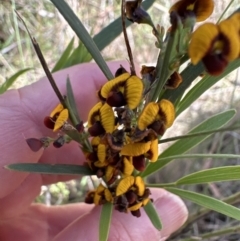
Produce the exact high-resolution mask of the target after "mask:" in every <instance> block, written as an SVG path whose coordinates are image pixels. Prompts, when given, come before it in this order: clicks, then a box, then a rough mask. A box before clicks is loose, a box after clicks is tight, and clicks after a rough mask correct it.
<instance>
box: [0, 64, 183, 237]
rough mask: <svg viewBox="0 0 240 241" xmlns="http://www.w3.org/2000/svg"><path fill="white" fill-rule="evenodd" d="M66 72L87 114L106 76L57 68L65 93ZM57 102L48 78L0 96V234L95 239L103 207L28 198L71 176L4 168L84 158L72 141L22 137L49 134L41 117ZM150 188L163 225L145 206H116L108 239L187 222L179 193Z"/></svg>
mask: <svg viewBox="0 0 240 241" xmlns="http://www.w3.org/2000/svg"><path fill="white" fill-rule="evenodd" d="M120 64H121V65H123V66H124V67H125V68H126V69H128V67H127V66H128V63H127V62H111V63H109V67H110V69H111V70H112V71H113V72H115V71H116V70H117V69H118V68H119V66H120ZM67 75H69V78H70V81H71V84H72V86H73V90H74V94H75V98H76V101H77V103H78V106H79V113H80V116H81V118H82V119H83V120H86V119H87V114H88V112H89V110H90V109H91V107H92V106H93V105H94V104H95V103H96V102H97V95H96V94H95V93H96V91H97V90H98V89H99V88H100V87H101V85H103V84H104V82H105V81H106V78H105V77H104V75H103V74H102V72H101V71H100V69H99V68H98V67H97V65H96V64H89V63H88V64H82V65H77V66H73V67H71V68H68V69H65V70H62V71H59V72H57V73H55V74H54V79H55V80H56V83H57V85H58V87H59V89H60V91H61V93H63V94H64V93H66V90H65V85H66V78H67ZM58 103H59V101H58V99H57V97H56V95H55V93H54V91H53V90H52V88H51V86H50V84H49V83H48V80H47V79H46V78H44V79H42V80H40V81H38V82H37V83H34V84H32V85H30V86H26V87H24V88H22V89H19V90H11V91H8V92H6V93H5V94H3V95H1V96H0V116H1V119H0V133H1V135H0V143H1V151H0V167H1V168H0V240H3V241H13V240H14V241H16V240H24V241H50V240H54V241H66V240H73V241H77V240H84V241H88V240H89V241H95V240H98V225H99V220H100V210H101V207H94V205H89V204H84V203H78V204H69V205H62V206H52V207H47V206H45V205H41V204H31V203H32V201H33V200H34V199H35V197H36V196H37V195H38V194H39V192H40V188H41V185H47V184H51V183H55V182H58V181H65V180H69V179H70V178H71V177H70V176H58V175H41V174H28V173H20V172H13V171H9V170H6V169H4V168H3V167H4V166H5V165H9V164H11V163H18V162H19V163H21V162H31V163H51V164H56V163H58V164H79V165H81V164H83V162H84V156H83V154H82V153H81V151H80V149H79V148H78V147H77V144H76V143H70V144H68V145H64V146H63V147H62V148H60V149H55V148H54V147H52V146H51V147H49V148H47V149H46V150H44V151H43V150H40V151H38V152H36V153H35V152H32V151H31V150H30V148H29V147H28V145H27V144H26V142H25V138H31V137H34V138H41V137H43V136H53V133H52V132H51V131H50V130H48V129H47V128H46V127H45V126H44V124H43V119H44V117H45V116H47V115H49V113H50V112H51V111H52V109H53V108H54V107H55V106H56V105H57V104H58ZM151 192H152V195H151V198H153V199H154V205H155V206H156V209H157V211H158V213H159V215H160V217H161V220H162V223H163V227H164V228H163V229H162V230H161V231H160V232H159V231H157V230H156V229H155V228H154V227H153V226H152V224H151V222H150V220H149V218H148V216H147V215H146V214H145V212H144V211H142V216H141V217H140V218H136V217H134V216H132V215H131V214H125V213H119V212H117V211H116V212H115V211H114V213H113V217H112V222H111V227H110V234H109V240H126V241H128V240H133V241H135V240H139V241H141V240H151V241H155V240H165V239H166V238H167V237H168V236H169V235H170V234H171V233H172V232H174V231H175V230H177V229H178V228H179V227H180V226H181V225H182V224H183V223H184V222H185V220H186V218H187V209H186V207H185V205H184V203H183V202H182V200H181V199H180V198H179V197H177V196H175V195H173V194H171V193H169V192H167V191H165V190H163V189H151Z"/></svg>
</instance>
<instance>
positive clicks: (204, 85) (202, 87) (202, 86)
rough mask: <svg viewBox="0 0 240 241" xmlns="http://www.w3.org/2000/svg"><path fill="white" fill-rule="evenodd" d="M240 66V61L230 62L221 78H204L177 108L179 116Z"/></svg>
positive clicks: (208, 76)
mask: <svg viewBox="0 0 240 241" xmlns="http://www.w3.org/2000/svg"><path fill="white" fill-rule="evenodd" d="M239 66H240V59H237V60H234V61H232V62H230V63H229V64H228V66H227V68H226V69H225V70H224V72H223V73H222V74H221V75H219V76H210V75H207V76H206V77H204V78H202V80H201V81H200V82H198V83H197V84H196V85H195V86H194V87H193V88H192V89H191V90H190V91H189V92H188V93H187V94H186V96H185V97H184V98H183V100H182V101H181V102H180V103H179V105H178V106H177V115H179V114H180V113H182V112H183V111H184V110H185V109H186V108H187V107H189V106H190V105H191V104H192V103H193V102H194V101H195V100H196V99H198V98H199V97H200V96H201V95H202V94H203V93H204V92H205V91H206V90H208V89H209V88H210V87H211V86H213V85H214V84H215V83H217V82H218V81H219V80H221V79H222V78H224V76H226V75H227V74H229V73H230V72H232V71H233V70H235V69H236V68H238V67H239Z"/></svg>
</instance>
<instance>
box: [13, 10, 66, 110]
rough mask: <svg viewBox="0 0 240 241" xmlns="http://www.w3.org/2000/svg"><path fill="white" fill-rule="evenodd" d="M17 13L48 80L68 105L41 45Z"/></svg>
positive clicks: (59, 97)
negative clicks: (49, 67)
mask: <svg viewBox="0 0 240 241" xmlns="http://www.w3.org/2000/svg"><path fill="white" fill-rule="evenodd" d="M15 13H16V14H17V16H18V17H19V19H20V20H21V21H22V23H23V25H24V27H25V28H26V30H27V33H28V35H29V37H30V39H31V41H32V44H33V47H34V49H35V51H36V54H37V56H38V58H39V61H40V62H41V65H42V67H43V70H44V72H45V74H46V76H47V78H48V80H49V82H50V84H51V86H52V88H53V90H54V91H55V93H56V95H57V97H58V99H59V101H60V102H61V104H62V105H64V106H66V105H65V101H64V98H63V96H62V94H61V93H60V91H59V89H58V87H57V85H56V83H55V81H54V79H53V76H52V74H51V72H50V70H49V69H48V66H47V63H46V61H45V59H44V57H43V54H42V51H41V49H40V47H39V45H38V43H37V41H36V39H35V38H34V37H32V35H31V34H30V32H29V30H28V28H27V25H26V23H25V22H24V20H23V19H22V17H21V16H20V15H19V13H18V12H17V11H15Z"/></svg>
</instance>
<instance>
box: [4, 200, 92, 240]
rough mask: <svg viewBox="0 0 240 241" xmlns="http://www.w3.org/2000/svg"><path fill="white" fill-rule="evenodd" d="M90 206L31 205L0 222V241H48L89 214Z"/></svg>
mask: <svg viewBox="0 0 240 241" xmlns="http://www.w3.org/2000/svg"><path fill="white" fill-rule="evenodd" d="M91 209H92V205H87V204H84V203H82V204H68V205H62V206H51V207H47V206H46V205H41V204H33V205H31V206H30V207H29V209H28V210H27V211H25V212H24V213H23V214H21V215H19V216H15V217H14V218H8V219H5V220H4V221H3V220H0V240H7V241H15V240H16V237H17V240H34V241H50V240H52V239H53V238H54V237H55V236H56V235H57V234H58V233H59V232H60V231H61V230H63V229H64V228H65V227H66V226H67V225H69V224H70V223H71V222H73V221H74V220H75V219H77V218H78V217H81V216H82V215H83V214H85V213H87V212H89V211H90V210H91Z"/></svg>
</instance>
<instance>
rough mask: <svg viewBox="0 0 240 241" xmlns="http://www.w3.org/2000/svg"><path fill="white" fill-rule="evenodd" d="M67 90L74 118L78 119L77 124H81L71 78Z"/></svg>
mask: <svg viewBox="0 0 240 241" xmlns="http://www.w3.org/2000/svg"><path fill="white" fill-rule="evenodd" d="M66 89H67V101H68V104H69V105H70V108H71V110H72V111H71V113H73V114H74V117H75V118H76V120H77V122H78V123H80V122H81V119H80V117H79V114H78V110H77V105H76V101H75V98H74V94H73V90H72V85H71V82H70V80H69V78H67V88H66ZM74 117H73V118H74Z"/></svg>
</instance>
